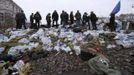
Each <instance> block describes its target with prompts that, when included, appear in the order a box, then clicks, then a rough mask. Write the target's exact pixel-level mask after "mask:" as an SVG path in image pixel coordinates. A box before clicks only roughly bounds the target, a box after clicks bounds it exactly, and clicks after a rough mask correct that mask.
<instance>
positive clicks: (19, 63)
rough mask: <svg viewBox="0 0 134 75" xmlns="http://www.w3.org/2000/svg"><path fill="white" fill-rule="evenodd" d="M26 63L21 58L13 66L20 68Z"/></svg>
mask: <svg viewBox="0 0 134 75" xmlns="http://www.w3.org/2000/svg"><path fill="white" fill-rule="evenodd" d="M24 65H25V63H24V62H23V61H22V60H19V61H17V62H16V64H15V65H14V66H13V68H15V69H17V70H19V69H20V68H21V67H23V66H24Z"/></svg>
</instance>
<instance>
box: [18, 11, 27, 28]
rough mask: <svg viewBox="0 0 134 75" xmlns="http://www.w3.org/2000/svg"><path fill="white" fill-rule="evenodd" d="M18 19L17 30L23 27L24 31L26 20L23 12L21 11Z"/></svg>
mask: <svg viewBox="0 0 134 75" xmlns="http://www.w3.org/2000/svg"><path fill="white" fill-rule="evenodd" d="M19 18H20V27H19V29H21V28H22V26H24V29H26V20H27V19H26V16H25V13H24V11H21V13H20V17H19Z"/></svg>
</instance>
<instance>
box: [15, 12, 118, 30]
mask: <svg viewBox="0 0 134 75" xmlns="http://www.w3.org/2000/svg"><path fill="white" fill-rule="evenodd" d="M110 16H111V17H110V23H108V26H109V29H110V31H115V29H116V26H115V15H114V14H111V15H110ZM59 18H60V25H63V27H65V26H66V25H70V27H72V26H75V27H79V26H88V28H89V29H91V26H92V29H93V30H97V26H96V22H97V20H98V18H97V16H96V14H95V13H94V12H93V11H91V13H90V15H89V14H88V13H87V12H84V14H83V16H82V15H81V13H80V12H79V10H77V12H76V13H75V14H74V13H73V11H71V12H70V14H68V13H67V12H66V11H64V10H63V11H62V13H61V14H60V15H59V14H58V12H57V11H56V10H55V11H54V12H53V13H52V15H51V13H48V14H47V16H46V22H47V25H46V27H48V28H50V27H54V26H59V24H58V20H59ZM15 19H16V29H21V28H22V26H24V29H26V20H27V19H26V16H25V14H24V12H23V11H21V12H20V13H17V14H16V17H15ZM41 20H42V17H41V15H40V13H39V12H38V11H37V12H36V13H35V14H34V13H32V14H31V15H30V24H31V26H30V28H37V29H38V28H40V26H41Z"/></svg>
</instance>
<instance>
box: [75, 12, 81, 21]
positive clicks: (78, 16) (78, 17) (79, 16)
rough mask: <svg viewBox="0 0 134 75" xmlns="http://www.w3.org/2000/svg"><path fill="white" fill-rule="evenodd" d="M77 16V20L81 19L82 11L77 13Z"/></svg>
mask: <svg viewBox="0 0 134 75" xmlns="http://www.w3.org/2000/svg"><path fill="white" fill-rule="evenodd" d="M75 18H76V20H80V19H81V13H79V12H77V13H76V14H75Z"/></svg>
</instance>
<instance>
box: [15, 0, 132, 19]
mask: <svg viewBox="0 0 134 75" xmlns="http://www.w3.org/2000/svg"><path fill="white" fill-rule="evenodd" d="M14 1H15V2H16V3H17V4H18V5H19V6H20V7H22V9H23V10H24V12H25V13H26V16H27V18H29V15H30V14H31V13H32V12H33V13H35V12H36V11H39V12H40V13H41V15H42V17H45V16H46V14H47V13H49V12H50V13H52V12H53V10H57V11H58V12H59V13H61V11H62V10H65V11H67V12H68V13H70V11H72V10H73V11H74V12H76V11H77V10H80V12H81V13H83V12H85V11H86V12H88V13H90V11H94V12H95V13H96V15H97V16H106V17H108V16H109V14H110V13H111V11H112V9H113V8H114V7H115V5H116V4H117V3H118V1H119V0H14ZM132 4H134V0H121V11H120V12H119V13H118V14H117V15H119V14H121V13H134V8H132Z"/></svg>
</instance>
